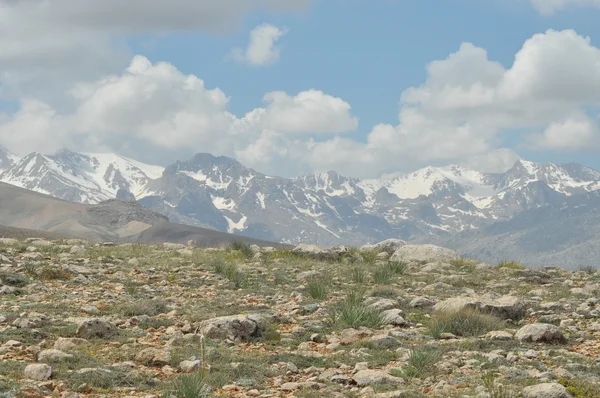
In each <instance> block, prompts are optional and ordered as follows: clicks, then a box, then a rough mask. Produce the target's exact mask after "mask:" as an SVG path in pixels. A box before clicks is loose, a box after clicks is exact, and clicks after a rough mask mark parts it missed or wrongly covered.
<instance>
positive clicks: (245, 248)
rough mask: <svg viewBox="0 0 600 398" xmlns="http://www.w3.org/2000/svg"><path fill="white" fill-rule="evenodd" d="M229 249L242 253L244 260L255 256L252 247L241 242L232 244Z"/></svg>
mask: <svg viewBox="0 0 600 398" xmlns="http://www.w3.org/2000/svg"><path fill="white" fill-rule="evenodd" d="M229 249H230V250H235V251H238V252H240V253H241V254H242V256H244V258H252V257H253V256H254V251H253V250H252V248H251V247H250V245H249V244H247V243H244V242H241V241H234V242H232V243H231V245H230V246H229Z"/></svg>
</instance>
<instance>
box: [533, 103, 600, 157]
mask: <svg viewBox="0 0 600 398" xmlns="http://www.w3.org/2000/svg"><path fill="white" fill-rule="evenodd" d="M529 141H530V145H531V147H532V148H534V149H541V150H554V151H561V152H564V151H568V152H579V151H595V150H598V149H599V148H600V134H599V129H598V123H597V122H596V121H595V120H592V119H591V118H590V117H589V116H588V115H586V114H584V113H583V112H575V113H574V114H572V115H570V116H568V117H567V118H566V119H564V120H560V121H556V122H553V123H551V124H550V125H549V126H548V127H547V128H546V129H545V131H544V132H543V133H542V134H534V135H532V136H531V137H530V138H529Z"/></svg>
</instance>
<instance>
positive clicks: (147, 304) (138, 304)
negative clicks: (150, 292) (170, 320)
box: [119, 299, 169, 316]
mask: <svg viewBox="0 0 600 398" xmlns="http://www.w3.org/2000/svg"><path fill="white" fill-rule="evenodd" d="M119 310H120V312H121V313H122V314H123V315H125V316H137V315H148V316H154V315H158V314H163V313H165V312H168V311H169V307H168V305H167V302H166V301H165V300H163V299H154V300H139V301H135V302H133V303H128V304H124V305H123V306H121V307H120V308H119Z"/></svg>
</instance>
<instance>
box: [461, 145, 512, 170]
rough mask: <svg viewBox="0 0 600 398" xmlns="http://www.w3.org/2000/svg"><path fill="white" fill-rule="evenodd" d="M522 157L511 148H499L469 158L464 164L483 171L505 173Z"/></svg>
mask: <svg viewBox="0 0 600 398" xmlns="http://www.w3.org/2000/svg"><path fill="white" fill-rule="evenodd" d="M519 159H521V157H520V156H519V155H518V154H517V153H516V152H515V151H514V150H513V149H510V148H498V149H494V150H492V151H490V152H488V153H484V154H481V155H475V156H471V157H470V158H468V159H467V160H466V161H465V162H464V163H462V166H465V167H468V168H471V169H473V170H477V171H481V172H483V173H504V172H505V171H507V170H509V169H510V168H512V167H513V166H514V165H515V163H516V162H517V160H519Z"/></svg>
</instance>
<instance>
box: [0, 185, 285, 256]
mask: <svg viewBox="0 0 600 398" xmlns="http://www.w3.org/2000/svg"><path fill="white" fill-rule="evenodd" d="M0 234H1V235H3V236H5V237H13V236H14V237H25V236H40V237H49V238H59V237H76V238H83V239H87V240H91V241H112V242H140V243H141V242H143V243H159V242H174V243H186V242H187V241H189V240H193V241H194V242H195V243H196V246H198V247H208V246H220V245H227V244H229V243H231V242H233V241H243V242H246V243H249V244H252V243H256V244H260V245H263V246H264V245H272V246H282V245H281V244H278V243H271V242H266V241H261V240H257V239H251V238H247V237H242V236H236V235H232V234H227V233H223V232H218V231H213V230H209V229H205V228H198V227H193V226H187V225H180V224H175V223H171V222H169V220H168V218H167V217H166V216H163V215H161V214H159V213H156V212H154V211H152V210H149V209H146V208H144V207H142V206H140V205H139V204H137V203H135V202H131V201H120V200H116V199H111V200H107V201H103V202H101V203H98V204H95V205H84V204H79V203H71V202H67V201H65V200H61V199H57V198H54V197H52V196H49V195H45V194H41V193H37V192H33V191H30V190H27V189H23V188H19V187H15V186H13V185H9V184H5V183H0Z"/></svg>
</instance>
